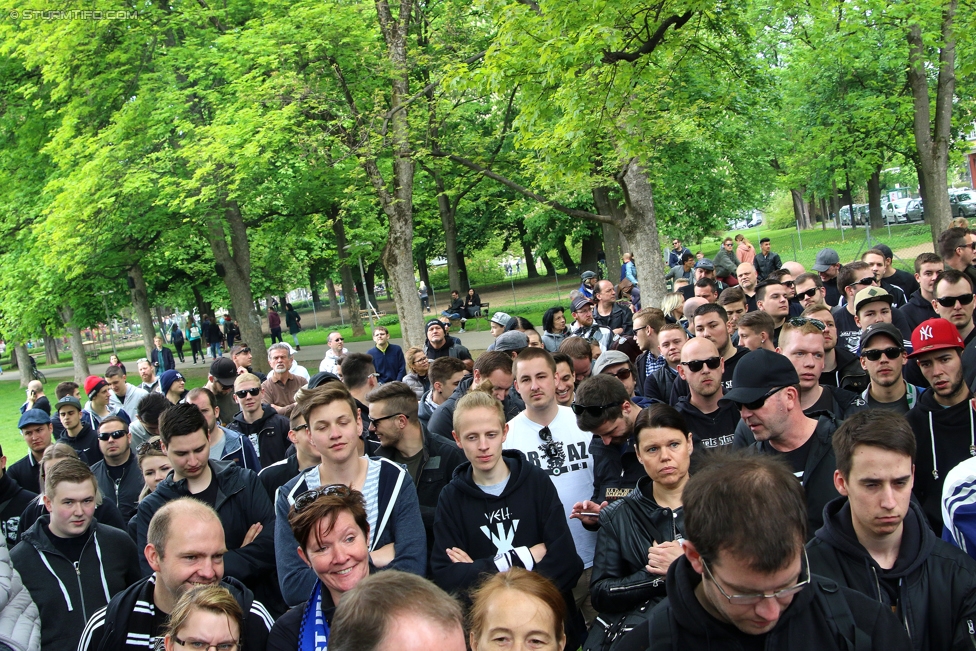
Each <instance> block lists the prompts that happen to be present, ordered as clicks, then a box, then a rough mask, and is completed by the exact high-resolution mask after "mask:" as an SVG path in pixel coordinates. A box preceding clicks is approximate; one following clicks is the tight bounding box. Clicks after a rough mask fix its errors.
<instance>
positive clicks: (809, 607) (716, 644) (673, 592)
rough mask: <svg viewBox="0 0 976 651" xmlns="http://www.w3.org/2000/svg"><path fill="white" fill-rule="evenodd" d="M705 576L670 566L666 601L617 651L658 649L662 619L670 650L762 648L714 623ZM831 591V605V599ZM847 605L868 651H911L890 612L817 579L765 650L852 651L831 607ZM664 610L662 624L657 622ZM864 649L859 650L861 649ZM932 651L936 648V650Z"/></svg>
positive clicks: (680, 564) (681, 563) (683, 565)
mask: <svg viewBox="0 0 976 651" xmlns="http://www.w3.org/2000/svg"><path fill="white" fill-rule="evenodd" d="M701 581H702V575H701V574H698V573H697V572H696V571H695V570H694V569H692V567H691V563H690V562H689V561H688V558H687V557H686V556H682V557H681V558H679V559H678V560H677V561H675V562H674V563H672V564H671V568H670V569H669V570H668V579H667V591H668V598H667V599H665V600H664V601H662V602H661V603H660V604H658V605H657V608H655V609H654V611H653V612H652V614H651V619H650V620H649V621H648V622H646V623H644V624H641V625H640V626H638V627H637V628H635V629H634V630H633V631H631V633H630V634H628V635H627V636H626V637H625V638H624V639H623V640H622V641H621V642H620V643H619V645H618V646H616V647H614V651H637V650H639V651H645V649H651V650H652V651H657V648H658V647H657V646H656V645H652V644H650V640H654V639H656V640H661V639H667V636H668V634H667V632H666V631H665V632H661V631H658V630H656V629H655V626H654V623H656V622H658V621H663V622H664V623H665V625H666V626H669V629H670V638H671V645H670V646H668V647H667V648H668V649H689V650H691V649H694V651H742V650H743V649H754V648H758V646H759V644H757V642H760V643H761V642H762V641H761V640H757V638H756V637H754V636H751V635H748V634H747V633H743V632H742V631H740V630H739V629H738V628H736V627H734V626H730V625H728V624H725V623H723V622H720V621H719V620H717V619H715V618H714V617H713V616H712V615H710V614H709V613H708V611H706V610H705V608H704V607H703V606H702V605H701V602H699V601H698V597H696V596H695V588H696V587H697V586H698V584H699V583H701ZM828 593H829V595H830V596H829V598H830V599H831V601H828ZM841 601H843V602H846V606H847V612H848V613H850V616H851V618H852V619H853V625H852V626H851V627H850V628H851V629H854V628H855V627H856V628H857V629H858V630H860V631H862V632H863V634H864V637H865V639H866V640H867V641H868V644H867V647H866V648H867V651H910V650H911V648H912V645H911V642H910V641H909V639H908V636H906V635H905V633H904V632H903V631H902V630H901V629H900V628H899V627H898V622H897V620H896V619H895V617H894V615H892V614H891V611H886V610H885V608H884V607H883V606H881V605H880V604H878V603H877V602H874V601H872V600H871V599H869V598H867V597H865V596H864V595H862V594H860V593H858V592H856V591H854V590H851V589H850V588H844V587H840V586H838V585H837V584H836V583H834V582H833V581H831V580H830V579H825V578H823V577H819V576H816V575H813V576H812V577H811V585H810V586H808V587H806V588H804V589H803V590H800V592H798V593H797V594H796V596H794V597H793V601H792V602H791V603H790V605H789V607H788V608H787V609H786V610H785V611H783V613H782V614H781V615H780V617H779V620H778V621H777V622H776V625H775V626H774V627H773V629H772V630H771V631H769V632H768V633H766V636H765V644H763V645H762V646H763V648H764V649H765V650H766V651H848V650H849V649H853V648H854V646H853V644H850V645H849V644H848V643H847V642H846V641H845V638H847V639H852V638H854V632H853V630H848V631H841V630H839V628H838V626H837V624H836V623H835V622H836V617H835V616H833V614H832V609H833V608H835V607H837V606H836V605H837V604H839V603H840V602H841ZM659 611H660V617H661V620H659V619H658V613H659ZM861 648H862V647H860V646H858V647H857V649H858V651H860V649H861ZM933 651H934V649H933Z"/></svg>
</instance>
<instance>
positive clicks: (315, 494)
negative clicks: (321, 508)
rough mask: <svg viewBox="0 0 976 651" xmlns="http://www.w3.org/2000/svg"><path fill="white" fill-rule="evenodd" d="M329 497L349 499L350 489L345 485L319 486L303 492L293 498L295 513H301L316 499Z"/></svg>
mask: <svg viewBox="0 0 976 651" xmlns="http://www.w3.org/2000/svg"><path fill="white" fill-rule="evenodd" d="M331 495H335V496H337V497H349V496H350V495H352V489H351V488H349V487H348V486H346V485H345V484H329V485H328V486H319V487H318V488H314V489H312V490H310V491H305V492H304V493H302V494H301V495H299V496H298V497H296V498H295V513H301V512H302V511H303V510H305V509H307V508H308V507H309V506H310V505H311V504H312V502H314V501H315V500H317V499H318V498H320V497H323V496H331Z"/></svg>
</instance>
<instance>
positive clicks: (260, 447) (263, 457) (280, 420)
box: [227, 405, 291, 472]
mask: <svg viewBox="0 0 976 651" xmlns="http://www.w3.org/2000/svg"><path fill="white" fill-rule="evenodd" d="M261 408H262V410H263V411H262V414H261V417H260V418H258V419H257V420H256V421H254V422H253V423H249V422H247V421H246V420H244V412H240V413H239V414H237V415H236V416H234V420H233V421H232V422H231V424H230V425H228V426H227V427H228V429H232V430H234V431H235V432H240V433H241V434H243V435H245V436H246V437H248V438H249V439H250V440H251V445H253V446H254V450H255V451H256V452H257V454H258V459H259V461H260V462H261V466H260V468H263V467H265V466H270V465H271V464H273V463H277V462H279V461H281V460H282V459H284V458H285V457H286V456H288V455H287V454H286V453H285V451H286V450H287V449H288V445H289V444H290V443H291V441H289V440H288V430H289V429H291V424H290V423H289V422H288V419H287V418H285V417H284V416H282V415H281V414H279V413H278V412H276V411H275V410H274V407H272V406H271V405H261ZM260 468H258V469H257V470H259V469H260ZM257 470H254V471H255V472H257Z"/></svg>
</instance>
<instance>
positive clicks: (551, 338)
mask: <svg viewBox="0 0 976 651" xmlns="http://www.w3.org/2000/svg"><path fill="white" fill-rule="evenodd" d="M567 336H569V330H568V329H567V328H563V331H562V332H549V331H548V330H546V331H544V332H543V333H542V345H543V346H545V349H546V350H548V351H549V352H550V353H555V352H558V351H559V344H561V343H562V342H563V339H565V338H566V337H567Z"/></svg>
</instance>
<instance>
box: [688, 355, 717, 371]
mask: <svg viewBox="0 0 976 651" xmlns="http://www.w3.org/2000/svg"><path fill="white" fill-rule="evenodd" d="M721 363H722V358H721V357H709V358H708V359H693V360H691V361H690V362H681V365H682V366H684V367H685V368H687V369H688V370H689V371H691V372H692V373H697V372H698V371H700V370H702V367H703V366H708V368H710V369H712V370H713V371H714V370H715V369H717V368H718V366H719V364H721Z"/></svg>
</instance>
